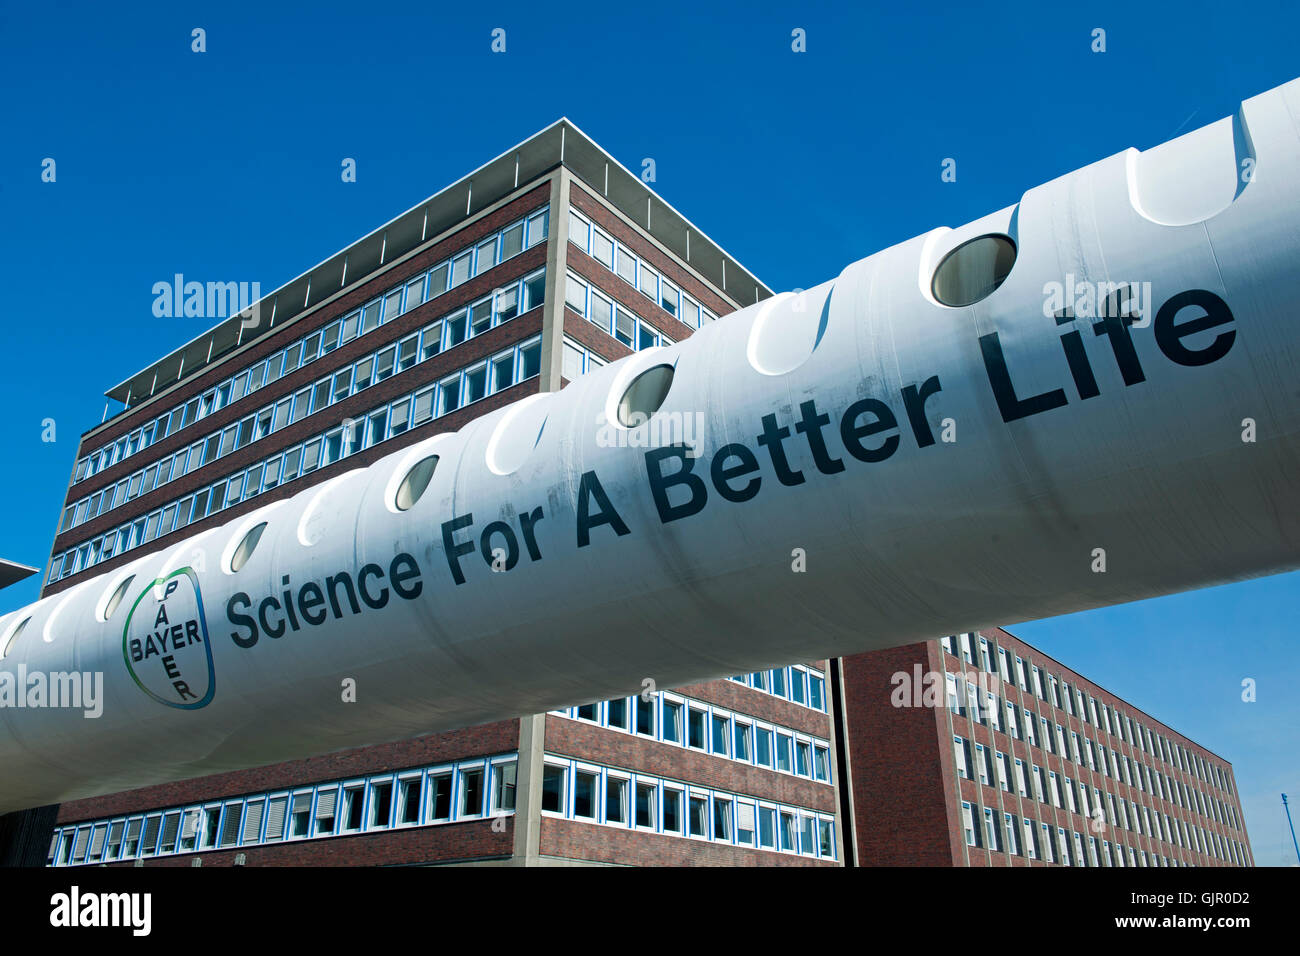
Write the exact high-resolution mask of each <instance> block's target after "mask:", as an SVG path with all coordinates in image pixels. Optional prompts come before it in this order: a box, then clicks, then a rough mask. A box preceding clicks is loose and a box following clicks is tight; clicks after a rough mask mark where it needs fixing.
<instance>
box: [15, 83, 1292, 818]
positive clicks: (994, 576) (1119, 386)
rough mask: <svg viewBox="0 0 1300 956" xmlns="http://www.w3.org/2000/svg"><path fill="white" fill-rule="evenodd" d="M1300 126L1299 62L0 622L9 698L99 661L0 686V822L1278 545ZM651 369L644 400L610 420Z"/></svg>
mask: <svg viewBox="0 0 1300 956" xmlns="http://www.w3.org/2000/svg"><path fill="white" fill-rule="evenodd" d="M1297 117H1300V81H1293V82H1291V83H1289V84H1287V85H1285V86H1283V87H1279V88H1277V89H1275V90H1272V91H1270V92H1268V93H1265V94H1263V95H1261V96H1258V97H1255V98H1254V99H1251V100H1248V101H1246V102H1245V103H1244V104H1243V106H1242V108H1241V111H1240V113H1239V114H1238V116H1236V117H1234V118H1229V119H1225V120H1222V121H1220V122H1218V123H1215V124H1213V125H1211V126H1208V127H1206V128H1204V129H1201V130H1198V131H1196V132H1193V133H1189V134H1187V135H1185V136H1182V137H1180V138H1178V139H1176V140H1174V141H1172V142H1170V143H1167V144H1165V145H1163V146H1159V147H1156V148H1155V149H1151V150H1148V151H1146V152H1138V151H1136V150H1128V151H1126V152H1124V153H1120V154H1118V155H1116V156H1113V157H1111V158H1109V159H1106V160H1103V161H1102V162H1099V163H1095V164H1094V165H1091V166H1088V167H1085V168H1084V169H1081V170H1079V171H1078V172H1075V173H1072V174H1070V175H1068V176H1065V177H1062V178H1060V179H1057V180H1055V181H1053V182H1050V183H1047V184H1046V185H1044V186H1040V187H1038V188H1037V189H1032V190H1030V191H1029V192H1027V193H1026V194H1025V195H1024V197H1023V199H1022V201H1021V202H1020V203H1019V204H1017V205H1016V206H1012V207H1010V208H1007V209H1003V210H1001V211H999V212H996V213H994V214H992V215H990V216H988V217H986V218H984V219H981V220H979V221H977V222H973V223H970V224H969V225H966V226H964V227H962V228H959V229H937V230H934V231H932V232H929V233H926V234H925V235H923V236H920V237H918V238H916V239H913V240H911V241H909V242H905V243H902V244H900V245H898V246H895V247H893V248H891V249H886V250H884V251H883V252H880V253H878V254H876V255H874V256H871V257H870V258H867V259H864V260H862V261H860V262H855V263H854V264H852V265H850V266H849V267H848V268H846V269H845V270H844V271H843V272H842V273H840V275H839V276H838V277H837V278H835V279H834V280H833V281H830V282H826V283H824V284H822V285H820V286H818V287H816V288H814V289H810V290H808V291H805V292H801V293H799V294H797V295H789V294H786V295H780V296H777V297H775V298H772V299H769V300H767V301H765V302H762V303H760V304H758V305H755V306H753V307H750V308H748V309H744V310H742V311H740V312H737V313H735V314H733V315H731V316H728V317H727V318H726V319H725V320H723V321H720V322H717V323H715V324H713V325H711V326H709V327H707V328H705V329H703V330H701V331H700V332H699V333H698V334H696V335H694V336H692V337H691V338H690V339H689V340H687V341H685V342H681V343H679V344H677V345H673V346H671V347H669V348H665V349H659V350H653V351H644V352H639V353H637V354H636V355H634V356H631V357H629V358H627V359H624V360H623V361H621V362H617V363H615V364H613V365H610V366H609V367H607V368H604V369H601V370H600V371H597V372H594V373H592V374H589V375H587V376H585V377H583V378H581V379H579V380H578V381H575V382H573V383H571V384H570V385H569V386H568V387H566V388H565V389H564V390H563V391H561V392H558V393H552V394H543V395H538V396H534V397H532V398H529V399H525V400H524V401H521V402H518V403H516V404H514V405H511V406H509V407H508V408H505V409H501V410H499V411H496V412H494V413H492V414H489V415H486V416H484V417H482V418H480V419H478V420H476V421H474V422H472V423H470V424H469V425H467V426H466V427H465V428H464V429H462V430H461V431H459V432H457V433H454V434H444V435H439V436H437V437H434V438H431V439H429V440H427V441H424V442H421V443H419V444H417V445H414V446H412V447H408V448H405V449H403V450H401V451H399V452H396V453H394V454H392V455H389V456H388V457H386V458H384V459H382V460H381V461H379V462H377V463H375V464H374V465H373V466H371V467H369V468H366V469H364V470H356V471H352V472H349V473H347V474H345V475H342V476H340V477H338V478H336V479H334V480H331V481H329V482H327V483H324V484H322V485H320V486H317V487H313V488H309V489H307V490H305V491H303V492H302V493H300V494H298V495H296V496H294V497H293V498H290V499H287V500H285V501H281V502H277V503H275V504H272V505H270V506H268V507H266V508H263V509H261V510H259V511H257V512H256V513H253V514H251V515H248V516H245V517H241V518H239V519H238V520H235V521H232V522H230V523H229V524H227V525H225V526H223V527H221V528H218V529H215V530H211V531H207V532H203V533H201V534H198V535H195V536H194V537H192V538H190V539H188V540H185V541H183V542H181V543H178V544H176V545H173V546H171V547H169V548H167V549H165V550H163V551H160V552H158V553H155V554H151V555H147V556H144V557H142V558H140V559H139V560H137V561H134V562H132V563H130V564H129V565H127V566H125V567H122V568H119V569H116V570H114V571H112V572H109V573H107V574H103V575H100V576H98V577H95V578H92V579H90V580H87V581H85V582H83V583H80V584H77V585H76V586H74V587H72V588H71V589H69V590H68V591H66V592H64V593H60V594H57V595H54V596H52V597H48V598H45V599H43V600H41V601H39V602H37V603H36V604H34V605H32V606H30V607H26V608H23V609H21V610H19V611H16V612H14V613H12V614H8V615H6V616H5V617H3V618H0V649H2V648H3V647H4V645H5V644H11V645H12V646H10V647H9V649H8V654H7V656H6V657H5V658H4V660H3V662H0V694H2V693H3V690H4V686H5V681H6V680H7V681H8V684H9V686H10V688H11V691H12V690H13V689H14V688H15V687H17V689H18V691H19V693H20V694H21V693H23V692H24V691H25V690H27V691H29V690H30V681H31V680H32V678H31V675H32V674H34V673H41V674H49V673H51V672H74V671H75V672H86V671H98V672H102V673H103V675H104V688H103V701H102V708H103V712H102V716H100V717H98V718H97V719H86V718H85V717H84V716H83V713H82V711H81V710H77V709H51V708H45V709H36V708H21V709H19V708H17V707H15V706H13V700H12V698H11V700H10V704H9V706H4V707H0V768H3V770H2V771H0V774H2V776H0V810H9V809H14V808H19V807H27V806H33V805H39V804H47V803H51V802H55V801H60V800H66V799H69V798H74V797H81V796H87V795H91V794H98V793H106V792H113V791H117V790H122V789H125V788H130V787H138V786H142V785H145V784H152V783H157V782H161V781H166V780H171V779H180V778H185V777H190V776H195V775H200V774H206V773H212V772H217V771H225V770H231V769H235V768H242V767H250V766H255V765H259V764H264V763H268V762H273V761H278V760H285V759H291V758H298V757H305V756H307V755H310V754H316V753H322V752H326V751H331V750H336V749H341V748H345V747H352V746H358V745H365V744H373V743H378V742H381V741H386V740H394V739H400V738H404V737H409V736H414V735H418V734H425V733H430V732H435V731H442V730H448V729H451V728H456V727H463V726H467V725H471V724H475V723H479V722H482V721H489V720H494V719H501V718H507V717H511V716H516V715H520V714H528V713H539V712H543V711H546V710H549V709H551V708H554V707H557V706H565V705H570V704H573V703H578V702H584V701H589V700H594V699H600V698H604V697H610V696H615V695H626V694H632V693H636V692H639V691H640V690H641V689H642V686H643V685H642V681H643V680H644V679H645V678H650V679H652V680H654V681H655V682H656V684H657V686H659V687H671V686H674V685H680V684H685V683H689V682H693V681H697V680H701V679H705V678H712V677H718V676H721V675H729V674H733V673H741V672H746V671H752V670H757V669H761V668H766V667H770V666H774V665H779V664H783V663H787V662H790V661H795V660H812V659H820V658H823V657H827V656H835V655H842V654H848V653H853V652H858V651H866V650H871V649H874V648H880V647H886V646H890V645H897V644H902V643H907V642H911V641H916V640H921V639H926V638H930V637H933V636H935V635H939V634H946V633H952V632H956V631H960V630H969V629H971V628H975V627H980V626H986V625H993V624H1005V623H1010V622H1015V621H1021V620H1026V619H1035V618H1042V617H1048V616H1051V615H1055V614H1062V613H1066V612H1070V611H1078V610H1081V609H1084V608H1091V607H1097V606H1101V605H1106V604H1114V603H1118V602H1123V601H1132V600H1137V599H1139V598H1147V597H1152V596H1155V595H1160V594H1167V593H1170V592H1174V591H1179V590H1183V589H1187V588H1194V587H1202V586H1205V585H1210V584H1216V583H1219V582H1225V581H1231V580H1237V579H1241V578H1246V577H1250V576H1254V575H1260V574H1267V573H1270V572H1276V571H1282V570H1286V569H1291V568H1294V567H1296V566H1297V564H1300V508H1297V507H1296V505H1297V502H1300V400H1298V398H1297V396H1298V395H1300V314H1298V313H1297V307H1296V301H1297V293H1296V285H1297V282H1296V279H1297V274H1296V263H1297V261H1300V177H1298V176H1297V173H1300V135H1298V134H1300V127H1298V125H1297ZM990 234H993V235H1000V236H1006V237H1009V239H1010V241H1011V242H1012V243H1014V265H1013V266H1012V267H1011V268H1010V272H1009V274H1007V275H1006V277H1005V281H1004V282H1002V284H1001V285H1000V287H998V288H997V289H996V291H992V292H991V294H989V289H990V287H991V285H992V283H993V282H994V281H996V279H997V278H998V276H999V275H1000V273H1001V272H1002V271H1005V268H1006V266H1007V265H1008V264H1009V263H1010V253H1011V246H1010V245H1009V244H1008V243H1007V242H1006V241H1005V240H997V239H986V240H983V241H980V242H974V243H969V244H967V243H968V241H969V240H972V239H976V238H977V237H981V236H987V235H990ZM964 244H965V245H964ZM959 248H960V249H961V251H960V252H958V253H957V254H956V255H955V256H954V257H953V258H951V259H948V258H947V257H948V256H949V254H950V253H952V252H953V251H954V250H957V249H959ZM945 261H946V263H947V264H946V265H944V266H943V267H942V268H941V267H940V264H941V263H944V262H945ZM936 273H937V274H938V275H939V278H938V279H937V280H936ZM1099 283H1115V284H1118V285H1120V286H1123V287H1125V289H1126V291H1124V292H1121V293H1118V294H1117V295H1116V296H1115V297H1114V299H1113V301H1115V302H1118V303H1119V304H1121V305H1124V304H1127V308H1126V309H1125V310H1124V311H1128V312H1131V313H1135V316H1134V317H1133V318H1132V320H1131V321H1126V320H1125V319H1124V318H1123V317H1121V316H1120V315H1118V314H1115V313H1117V312H1119V311H1120V310H1118V309H1109V310H1107V309H1105V305H1104V303H1105V300H1106V297H1107V295H1108V293H1109V291H1110V287H1105V286H1103V287H1101V290H1100V291H1101V296H1102V304H1101V305H1098V304H1097V303H1096V302H1094V303H1093V306H1092V313H1093V314H1091V315H1090V311H1089V309H1090V307H1089V302H1088V298H1089V294H1090V293H1092V294H1094V298H1095V293H1097V291H1098V284H1099ZM1054 284H1055V285H1054ZM936 294H938V295H939V296H940V298H946V299H948V300H949V301H950V302H957V303H961V302H964V301H966V300H969V299H975V300H977V301H974V302H973V304H970V305H969V306H961V305H958V306H947V305H943V304H941V303H940V302H939V301H937V300H936V298H935V296H936ZM1098 310H1100V311H1106V312H1109V313H1110V314H1109V315H1108V316H1103V317H1095V313H1096V312H1097V311H1098ZM1053 313H1060V314H1059V317H1058V316H1057V315H1055V314H1053ZM663 366H667V367H668V368H670V369H671V370H672V374H671V381H670V382H668V381H667V379H668V378H669V376H668V375H667V374H666V373H665V372H664V371H663V368H662V367H663ZM654 369H659V371H652V370H654ZM647 372H649V374H648V375H644V377H643V373H647ZM633 382H636V383H637V386H636V387H635V388H634V389H633V394H632V397H631V399H630V400H629V404H630V406H632V407H631V408H630V409H624V411H635V406H637V405H646V404H648V405H649V406H650V407H653V406H655V405H656V404H657V399H658V398H659V397H660V394H659V393H662V391H663V386H664V385H667V386H668V387H667V391H666V394H665V395H662V405H661V406H660V407H658V408H657V409H656V411H655V414H654V416H653V417H652V418H651V419H650V421H649V422H648V423H645V424H641V425H639V426H636V427H633V428H626V427H623V426H622V425H620V424H608V423H610V422H616V421H617V420H618V418H619V411H620V410H619V406H620V402H622V401H623V399H624V395H625V393H626V392H627V391H628V388H629V385H630V384H631V383H633ZM602 423H606V424H602ZM674 424H675V425H677V426H680V433H678V434H673V433H672V429H671V428H668V427H663V426H671V425H674ZM679 439H684V440H685V441H686V443H687V444H688V445H689V446H690V447H691V450H692V452H693V454H694V457H687V456H686V455H684V454H683V453H682V452H681V450H680V449H676V448H674V447H672V446H671V444H670V443H671V442H672V441H674V440H679ZM1251 439H1253V440H1251ZM656 443H657V445H656ZM665 443H669V444H665ZM431 455H437V456H438V464H437V467H436V470H435V471H434V473H433V476H432V480H431V482H430V483H429V485H428V487H427V490H425V491H424V493H423V495H422V496H420V497H419V498H418V500H417V501H416V502H415V504H414V506H413V507H411V508H409V510H405V511H403V510H400V508H399V507H398V505H397V504H396V503H395V501H396V498H397V497H398V494H399V486H400V484H401V482H402V480H403V478H404V477H405V476H406V475H407V473H408V472H409V471H410V470H411V468H412V466H414V465H416V464H417V463H418V462H420V461H421V460H422V459H425V458H427V457H428V456H431ZM263 522H265V524H266V527H265V530H264V533H263V534H262V535H261V538H260V541H258V543H257V546H256V548H255V549H254V550H253V552H252V555H251V557H249V558H248V560H247V563H246V564H245V565H244V566H243V567H242V568H241V569H240V570H238V571H232V570H231V560H232V556H233V555H234V553H235V552H236V550H237V549H238V545H239V543H240V542H241V541H242V540H243V539H244V538H245V535H246V534H247V532H248V531H249V530H250V529H252V528H254V527H255V526H257V525H259V524H261V523H263ZM485 536H486V537H485ZM494 551H499V553H498V554H497V555H496V557H497V558H498V565H499V566H500V567H503V568H504V567H506V566H508V570H493V568H492V567H491V566H490V560H491V559H492V558H493V552H494ZM1103 562H1104V564H1103ZM1103 566H1104V570H1101V569H1102V567H1103ZM800 567H804V568H806V569H804V570H798V569H799V568H800ZM128 578H130V579H131V583H130V584H129V585H128V586H127V587H126V588H125V590H124V591H123V600H122V601H121V603H120V604H119V605H118V606H117V607H116V608H115V609H114V610H113V612H112V613H111V614H109V615H108V619H107V620H104V617H105V614H104V610H105V605H106V604H107V603H108V602H109V599H110V597H111V596H112V595H113V593H114V592H115V591H118V590H119V588H120V586H121V584H122V582H123V581H125V580H127V579H128ZM155 580H158V581H161V582H164V583H161V584H158V585H156V586H155V585H153V584H152V582H154V581H155ZM458 582H459V583H458ZM286 593H287V595H288V598H287V600H286ZM200 594H201V598H200V597H199V595H200ZM353 594H355V603H354V601H353V597H352V595H353ZM286 604H287V605H289V606H290V607H291V608H292V611H291V613H286V610H285V605H286ZM317 622H319V623H317ZM19 627H21V632H20V633H19V634H18V636H17V639H16V640H13V641H10V637H11V635H12V634H13V633H14V631H15V629H16V628H19ZM20 669H21V670H22V673H23V674H25V675H26V677H25V680H26V682H27V684H26V686H25V687H24V686H23V685H22V682H20V681H19V680H18V678H19V675H20ZM348 679H350V680H352V681H355V696H356V700H355V702H351V703H348V702H344V700H343V697H344V696H345V695H344V690H343V684H344V682H345V681H346V680H348ZM27 699H28V701H30V696H29V697H28V698H27Z"/></svg>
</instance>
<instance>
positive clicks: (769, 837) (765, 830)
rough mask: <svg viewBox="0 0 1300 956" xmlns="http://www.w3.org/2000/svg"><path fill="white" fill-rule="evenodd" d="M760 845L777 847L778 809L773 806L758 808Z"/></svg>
mask: <svg viewBox="0 0 1300 956" xmlns="http://www.w3.org/2000/svg"><path fill="white" fill-rule="evenodd" d="M758 845H759V846H763V847H767V848H768V849H775V847H776V811H775V810H774V809H772V808H771V807H759V808H758Z"/></svg>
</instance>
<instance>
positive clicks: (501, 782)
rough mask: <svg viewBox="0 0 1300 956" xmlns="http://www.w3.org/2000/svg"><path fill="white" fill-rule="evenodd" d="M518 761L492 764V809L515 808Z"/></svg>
mask: <svg viewBox="0 0 1300 956" xmlns="http://www.w3.org/2000/svg"><path fill="white" fill-rule="evenodd" d="M518 767H519V765H518V762H517V761H514V760H512V761H510V762H509V763H498V764H493V765H492V809H493V810H501V811H505V810H513V809H514V808H515V781H516V774H517V773H518Z"/></svg>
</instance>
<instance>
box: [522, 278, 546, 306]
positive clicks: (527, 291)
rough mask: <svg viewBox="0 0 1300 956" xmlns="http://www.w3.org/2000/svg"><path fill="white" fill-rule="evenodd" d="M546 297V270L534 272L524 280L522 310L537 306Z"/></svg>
mask: <svg viewBox="0 0 1300 956" xmlns="http://www.w3.org/2000/svg"><path fill="white" fill-rule="evenodd" d="M545 297H546V272H545V271H544V270H543V271H542V272H537V273H534V274H533V275H531V276H529V277H528V278H526V279H525V280H524V311H525V312H527V311H529V310H531V309H535V308H537V307H538V306H539V305H541V304H542V300H543V299H544V298H545Z"/></svg>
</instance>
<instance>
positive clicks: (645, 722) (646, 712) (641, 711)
mask: <svg viewBox="0 0 1300 956" xmlns="http://www.w3.org/2000/svg"><path fill="white" fill-rule="evenodd" d="M636 732H637V733H638V734H645V735H646V736H647V737H653V736H654V735H655V698H654V696H651V697H650V699H649V700H646V699H645V697H644V696H642V695H638V696H637V698H636Z"/></svg>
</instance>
